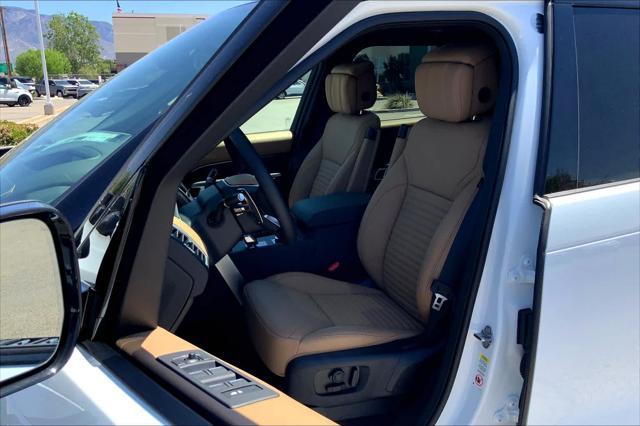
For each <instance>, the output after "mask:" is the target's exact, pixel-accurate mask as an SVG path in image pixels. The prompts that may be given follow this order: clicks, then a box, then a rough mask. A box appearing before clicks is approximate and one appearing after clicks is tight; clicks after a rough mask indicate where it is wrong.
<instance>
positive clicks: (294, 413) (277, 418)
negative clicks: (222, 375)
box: [116, 327, 336, 425]
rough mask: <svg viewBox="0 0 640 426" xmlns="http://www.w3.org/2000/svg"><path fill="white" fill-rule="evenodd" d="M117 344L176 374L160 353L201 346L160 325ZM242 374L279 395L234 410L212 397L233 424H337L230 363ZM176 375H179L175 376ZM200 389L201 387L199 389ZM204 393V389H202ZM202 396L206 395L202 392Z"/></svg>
mask: <svg viewBox="0 0 640 426" xmlns="http://www.w3.org/2000/svg"><path fill="white" fill-rule="evenodd" d="M116 345H117V346H118V347H119V348H120V349H121V350H123V351H124V352H126V353H127V354H129V355H131V356H133V357H134V358H135V359H137V360H138V361H139V362H140V363H142V364H143V365H145V366H146V367H148V368H150V369H151V370H152V371H163V372H169V373H171V374H174V373H173V372H172V371H170V370H169V369H168V368H167V367H165V366H164V365H162V364H160V362H159V361H157V360H156V358H158V357H159V356H162V355H167V354H170V353H174V352H180V351H187V350H192V349H198V348H197V347H196V346H194V345H192V344H191V343H189V342H187V341H186V340H183V339H181V338H180V337H178V336H176V335H174V334H172V333H170V332H169V331H167V330H165V329H163V328H161V327H158V328H156V329H155V330H153V331H148V332H143V333H138V334H134V335H131V336H128V337H123V338H121V339H120V340H118V341H117V342H116ZM227 364H229V363H227ZM229 365H230V366H232V367H233V368H234V369H236V370H237V371H238V372H240V373H241V374H243V375H245V376H248V377H250V378H251V380H254V381H256V382H258V383H260V384H262V385H264V386H268V387H270V388H271V389H273V390H274V391H276V392H277V393H278V397H276V398H271V399H267V400H264V401H259V402H255V403H253V404H249V405H245V406H243V407H238V408H235V409H230V408H227V407H225V406H224V405H222V404H221V403H219V402H218V401H216V400H215V399H213V398H209V399H210V400H211V402H210V403H208V404H207V408H208V409H210V410H211V411H213V412H214V413H216V414H219V416H220V419H222V420H223V421H225V422H228V423H230V424H239V425H240V424H242V425H246V424H256V425H335V424H336V423H334V422H332V421H331V420H329V419H328V418H326V417H324V416H322V415H321V414H318V413H316V412H315V411H313V410H312V409H310V408H308V407H306V406H305V405H303V404H300V403H299V402H298V401H296V400H294V399H293V398H291V397H289V396H287V395H285V394H284V393H283V392H282V391H280V390H278V389H275V388H274V387H273V386H271V385H269V384H267V383H265V382H264V381H262V380H260V379H258V378H257V377H255V376H252V375H251V374H249V373H247V372H246V371H243V370H241V369H239V368H237V367H235V366H233V365H232V364H229ZM176 378H179V376H178V375H176ZM184 382H185V383H186V384H188V385H189V386H191V387H193V389H197V388H196V387H195V386H194V385H192V384H191V383H189V382H187V381H186V380H185V381H184ZM198 391H199V390H198ZM199 392H201V391H199ZM201 393H202V395H206V394H205V393H204V392H201ZM207 396H208V395H207Z"/></svg>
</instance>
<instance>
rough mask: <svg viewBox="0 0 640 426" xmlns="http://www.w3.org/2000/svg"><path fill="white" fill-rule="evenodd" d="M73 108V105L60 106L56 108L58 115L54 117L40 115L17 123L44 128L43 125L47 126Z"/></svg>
mask: <svg viewBox="0 0 640 426" xmlns="http://www.w3.org/2000/svg"><path fill="white" fill-rule="evenodd" d="M71 106H72V105H63V106H60V107H59V108H56V113H55V114H53V115H44V114H40V115H36V116H34V117H30V118H25V119H24V120H20V121H16V123H18V124H34V125H36V126H38V127H42V126H43V125H45V124H47V123H48V122H49V121H51V120H53V119H54V118H56V117H57V116H58V115H60V114H62V113H63V112H65V111H66V110H67V109H68V108H70V107H71Z"/></svg>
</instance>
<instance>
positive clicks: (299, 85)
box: [278, 80, 305, 99]
mask: <svg viewBox="0 0 640 426" xmlns="http://www.w3.org/2000/svg"><path fill="white" fill-rule="evenodd" d="M304 87H305V82H304V81H303V80H297V81H296V82H295V83H293V84H292V85H291V86H289V87H287V88H286V90H283V91H282V92H280V94H279V95H278V99H284V98H285V97H287V96H302V93H303V92H304Z"/></svg>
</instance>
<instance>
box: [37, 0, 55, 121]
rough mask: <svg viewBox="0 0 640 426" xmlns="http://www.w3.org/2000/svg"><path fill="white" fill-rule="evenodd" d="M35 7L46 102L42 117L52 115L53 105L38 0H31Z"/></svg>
mask: <svg viewBox="0 0 640 426" xmlns="http://www.w3.org/2000/svg"><path fill="white" fill-rule="evenodd" d="M33 2H34V3H35V6H36V25H37V26H38V38H39V39H40V58H42V74H43V76H44V91H45V93H46V94H47V100H46V102H45V103H44V115H53V104H52V103H51V91H50V90H49V74H48V73H47V59H46V58H45V56H44V38H43V37H42V23H41V22H40V6H39V5H38V0H33Z"/></svg>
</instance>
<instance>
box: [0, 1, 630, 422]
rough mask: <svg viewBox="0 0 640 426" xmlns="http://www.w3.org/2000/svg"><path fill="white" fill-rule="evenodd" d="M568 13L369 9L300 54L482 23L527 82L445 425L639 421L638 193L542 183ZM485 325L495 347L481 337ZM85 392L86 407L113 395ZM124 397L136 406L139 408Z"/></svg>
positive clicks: (448, 7) (487, 4)
mask: <svg viewBox="0 0 640 426" xmlns="http://www.w3.org/2000/svg"><path fill="white" fill-rule="evenodd" d="M570 3H571V2H568V3H567V4H565V2H558V4H557V5H556V6H553V5H550V6H549V10H545V4H546V3H545V2H542V1H455V2H453V1H424V2H415V1H396V2H389V1H368V2H363V3H361V4H359V5H357V6H356V7H355V8H354V9H353V10H352V11H351V12H349V13H348V14H347V15H346V16H345V17H344V18H343V19H342V20H341V21H340V22H339V23H338V24H337V25H336V26H335V27H334V28H333V29H332V30H331V31H329V32H328V33H326V34H325V36H324V37H323V38H322V39H321V40H320V41H319V42H318V43H317V44H316V46H314V48H313V49H311V50H310V51H309V52H308V53H307V55H306V56H305V57H308V56H310V55H312V54H313V53H314V52H315V51H317V50H319V49H321V48H322V47H323V46H326V45H327V44H328V43H330V42H331V41H332V40H333V39H334V38H335V37H336V36H338V35H339V34H341V33H342V32H343V31H345V30H347V29H348V28H350V27H353V26H355V25H357V24H358V23H359V22H361V21H363V20H364V19H367V18H370V17H374V16H382V15H387V14H400V13H405V12H437V13H442V12H473V13H477V14H480V15H482V16H485V17H488V18H489V19H491V20H493V21H495V22H496V24H497V25H501V26H502V27H504V29H505V30H506V33H507V34H508V35H509V36H510V37H511V40H510V42H511V43H512V44H513V47H514V49H515V54H516V58H517V62H518V63H517V70H518V75H517V87H515V88H514V90H515V92H516V93H517V94H516V95H515V97H514V98H513V99H514V100H515V102H514V103H513V105H512V106H511V107H512V112H511V118H512V120H511V125H510V128H509V129H508V130H507V134H508V142H507V144H506V145H507V146H508V153H507V162H506V170H505V175H504V183H503V185H502V188H501V194H500V198H499V203H498V208H497V213H496V216H495V222H494V225H493V229H492V233H491V236H490V242H489V249H488V253H487V255H486V259H485V261H484V268H483V269H482V277H481V279H480V284H479V287H478V292H477V296H476V299H475V304H474V306H473V311H472V314H471V317H470V318H469V327H468V332H467V334H466V337H465V338H464V340H463V342H462V345H461V347H462V352H461V354H460V358H459V362H458V363H457V365H456V366H457V370H455V371H452V372H451V374H452V375H454V379H453V382H452V383H453V384H452V386H451V388H450V389H448V390H447V393H445V395H444V397H443V402H442V406H441V410H440V413H439V416H438V417H437V423H438V424H516V423H530V424H585V423H590V424H639V423H640V409H639V408H640V406H639V402H638V401H640V337H639V336H640V332H639V330H638V327H639V324H640V303H638V301H639V300H640V285H639V284H640V262H639V261H638V259H640V181H639V180H638V179H637V178H634V179H630V180H629V179H620V180H618V181H616V182H614V183H610V184H606V185H600V184H594V185H592V186H589V185H586V184H585V185H583V186H582V187H579V186H580V183H579V180H577V181H576V184H575V186H576V188H575V189H571V190H565V189H563V190H545V188H544V185H541V184H540V173H541V172H540V170H542V172H543V173H544V172H545V167H541V165H540V164H539V162H540V161H541V160H540V152H543V151H541V147H540V146H539V142H540V141H546V140H547V139H548V135H544V134H543V135H541V134H540V133H541V132H540V129H543V132H546V131H548V132H549V133H551V134H552V135H551V140H552V142H553V140H554V139H553V137H554V136H553V133H554V131H555V130H554V128H553V126H551V125H550V124H549V122H550V121H553V119H554V118H555V116H554V114H557V113H558V111H557V110H552V111H549V102H550V100H551V99H553V94H552V93H551V89H550V87H551V86H552V81H551V80H553V78H554V76H555V75H553V74H552V70H551V68H550V65H549V63H548V62H547V61H548V60H549V57H550V56H547V58H545V54H547V55H550V54H551V53H549V52H546V51H547V50H548V49H549V47H550V43H551V42H552V40H549V39H545V34H544V33H543V32H541V27H540V25H541V24H540V19H541V17H542V16H546V17H547V31H549V30H550V28H551V26H552V25H554V24H553V22H552V21H551V16H552V12H553V11H552V10H551V8H552V7H557V8H558V14H557V16H556V18H557V19H558V21H557V24H558V25H559V24H561V23H562V24H564V22H563V21H561V19H562V18H563V17H566V16H567V15H566V13H570V12H571V11H570V10H567V9H566V7H565V6H571V4H570ZM584 3H585V4H586V3H588V2H584ZM582 6H583V7H584V8H585V9H586V8H588V7H587V6H588V4H587V5H586V6H585V5H584V4H583V5H582ZM582 12H583V11H582V10H581V11H580V13H582ZM636 12H637V11H636ZM563 14H564V15H563ZM547 33H548V32H547ZM303 59H304V58H303ZM303 59H301V60H303ZM545 63H546V64H547V67H548V68H547V69H546V70H545ZM554 83H555V82H554ZM554 87H555V86H554ZM545 90H546V92H545ZM630 96H631V97H633V96H636V97H637V96H638V93H635V94H633V93H631V94H630ZM545 114H547V115H548V116H545ZM550 117H551V118H550ZM602 125H603V126H606V123H605V122H603V123H602ZM549 128H550V129H549ZM541 136H542V137H541ZM637 137H638V136H637V135H636V139H635V140H636V141H638V139H637ZM602 142H603V145H604V146H605V148H604V149H606V144H605V143H604V142H605V141H602ZM638 142H639V143H640V141H638ZM577 149H579V147H578V148H577ZM565 154H566V155H567V156H571V155H572V154H571V153H570V152H566V153H565ZM550 155H553V153H552V154H550ZM576 156H578V154H576ZM636 160H637V159H636ZM577 167H580V162H578V166H577ZM542 177H543V178H544V176H542ZM547 178H548V176H547ZM543 180H544V179H543ZM548 180H549V179H547V184H548ZM543 183H544V182H543ZM547 188H548V186H547ZM528 308H533V312H534V313H533V314H532V316H530V317H529V319H530V320H531V321H532V334H531V335H529V338H530V339H531V341H530V342H529V345H532V348H531V353H530V354H527V353H525V352H527V351H528V349H526V348H523V345H522V341H521V339H520V337H521V336H519V334H520V333H521V332H522V333H523V334H526V333H525V332H524V331H523V330H522V328H521V327H520V326H519V320H522V318H523V317H524V316H523V315H522V312H523V311H526V310H527V309H528ZM487 326H488V327H489V328H490V330H491V336H490V338H489V337H488V336H487V334H486V333H485V335H484V336H483V335H482V331H483V330H485V329H486V327H487ZM487 343H488V344H487ZM527 355H528V356H530V357H531V361H530V364H528V365H529V368H528V372H527V374H526V379H524V380H523V377H522V375H521V363H522V359H523V357H524V356H527ZM91 362H92V363H93V365H94V366H97V367H99V365H100V363H99V362H98V361H96V360H92V361H91ZM83 363H84V361H81V360H80V354H78V353H76V354H74V356H73V357H72V362H70V363H69V364H67V365H66V366H65V367H64V369H63V371H62V374H66V375H67V376H69V377H75V378H74V379H73V381H74V382H77V383H79V380H80V377H79V376H78V375H77V374H76V372H75V371H71V370H73V369H82V368H86V367H82V365H81V364H83ZM49 380H51V381H53V380H55V377H54V378H52V379H49ZM100 380H106V379H105V378H102V379H100ZM113 382H114V383H117V386H116V387H114V388H113V389H112V390H113V392H115V393H114V395H120V396H119V397H120V398H122V401H124V402H123V404H124V405H122V404H108V403H105V404H104V405H102V404H101V405H100V410H101V411H102V412H103V413H104V415H105V416H107V418H108V419H111V420H112V421H114V422H115V421H122V422H127V423H130V422H135V421H142V420H144V422H148V423H156V422H163V419H162V416H161V415H160V414H158V413H157V412H156V411H155V410H154V409H152V408H149V407H148V406H147V405H146V404H144V403H143V402H140V400H139V398H137V397H134V395H136V389H135V387H132V386H131V385H129V386H127V385H125V384H123V383H122V382H120V381H119V380H116V379H113ZM46 383H47V382H44V383H43V385H45V384H46ZM83 385H84V386H85V387H83V388H82V391H83V392H85V393H86V395H87V396H89V397H90V396H91V395H103V393H101V392H105V389H106V388H102V389H95V388H94V386H95V385H94V384H91V383H87V382H83ZM116 388H117V389H116ZM77 391H78V389H75V390H74V392H77ZM26 392H27V390H23V391H20V392H18V393H16V394H14V395H11V396H10V397H8V398H7V399H6V400H5V401H3V404H6V405H5V407H7V408H8V409H11V410H14V412H16V411H19V412H20V415H21V416H24V418H25V419H26V420H27V421H31V420H34V421H35V418H34V417H29V416H30V414H29V410H32V409H33V407H32V406H30V405H29V404H21V403H19V402H17V401H18V400H19V399H20V398H23V397H24V398H27V395H26ZM123 392H124V394H126V395H130V396H132V397H131V398H130V399H132V400H133V401H134V402H136V401H137V402H136V404H135V407H134V406H133V405H131V404H132V402H131V401H130V400H129V399H128V398H125V397H123V396H122V393H123ZM48 395H49V397H50V398H54V396H55V395H62V397H63V398H67V399H69V400H71V401H73V403H74V404H77V405H78V406H82V402H80V399H76V398H75V397H74V394H73V392H71V391H70V392H69V393H67V392H66V391H65V389H64V386H62V387H56V389H55V392H51V393H49V394H48ZM55 397H57V396H55ZM94 400H95V398H94ZM127 404H129V405H127ZM124 406H128V407H130V409H131V410H132V411H131V417H129V418H123V417H122V412H119V410H120V409H121V407H124ZM20 407H24V408H20ZM4 409H5V408H3V410H4ZM140 410H142V412H141V411H140ZM144 412H146V414H145V413H144ZM78 416H79V417H77V418H76V419H77V420H79V421H81V422H87V423H94V422H96V417H94V416H93V415H92V414H91V413H90V410H86V411H85V414H83V415H80V414H78ZM141 419H142V420H141ZM102 420H104V419H102Z"/></svg>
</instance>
